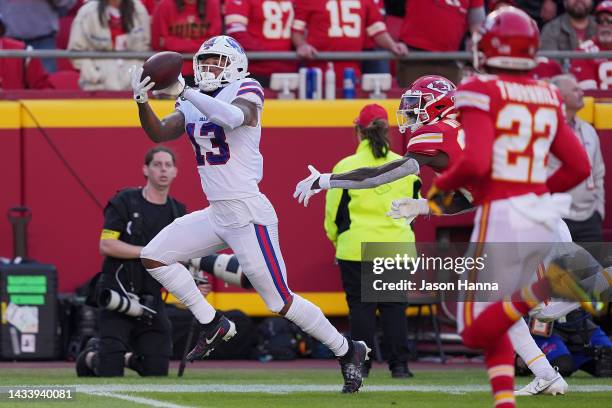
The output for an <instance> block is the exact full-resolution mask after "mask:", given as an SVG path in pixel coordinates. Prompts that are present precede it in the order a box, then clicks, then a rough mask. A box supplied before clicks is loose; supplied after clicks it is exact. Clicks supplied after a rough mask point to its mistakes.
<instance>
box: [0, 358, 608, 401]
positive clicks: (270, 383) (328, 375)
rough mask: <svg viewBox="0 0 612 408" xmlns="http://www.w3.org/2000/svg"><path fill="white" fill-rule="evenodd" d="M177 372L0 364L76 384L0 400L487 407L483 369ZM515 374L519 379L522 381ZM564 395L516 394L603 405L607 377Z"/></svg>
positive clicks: (19, 382) (31, 378)
mask: <svg viewBox="0 0 612 408" xmlns="http://www.w3.org/2000/svg"><path fill="white" fill-rule="evenodd" d="M175 373H176V371H174V372H173V373H172V374H171V376H169V377H167V378H140V377H138V376H137V375H134V374H130V375H128V376H126V377H125V378H106V379H93V378H76V377H75V376H74V374H73V371H72V370H69V369H48V368H44V369H12V368H10V369H3V370H1V371H0V386H11V385H13V386H25V385H30V386H33V385H76V387H77V392H76V399H75V401H73V402H36V403H30V402H20V403H13V402H5V401H6V399H4V400H3V402H0V408H2V407H3V406H11V407H12V406H15V407H26V406H32V407H35V408H43V407H55V408H59V407H76V406H78V407H87V408H97V407H104V408H115V407H124V406H125V407H143V406H154V407H168V408H183V407H218V408H228V407H232V408H233V407H240V408H257V407H308V408H318V407H333V408H344V407H434V408H437V407H452V408H462V407H466V408H477V407H490V406H492V404H491V397H490V395H489V393H488V385H487V381H486V377H485V374H484V371H483V370H478V369H466V370H457V369H455V370H449V371H441V370H440V371H416V372H415V374H416V377H415V378H412V379H405V380H395V379H391V378H390V377H389V374H388V371H386V370H384V369H381V368H379V369H377V370H373V372H372V373H371V375H370V378H368V379H367V380H366V382H365V383H364V384H365V385H364V387H363V388H362V391H361V392H359V393H358V394H355V395H342V394H340V392H339V390H340V388H341V377H340V374H339V372H337V371H335V370H331V369H312V370H279V369H265V367H264V368H262V369H249V370H223V369H213V370H203V369H197V370H194V369H191V370H190V369H188V370H187V372H186V374H185V376H184V377H183V378H177V377H176V374H175ZM527 381H528V379H526V378H519V379H518V381H517V383H518V384H525V383H526V382H527ZM568 382H569V383H570V387H573V391H572V388H570V393H569V394H568V395H565V396H557V397H553V396H538V397H519V398H518V399H517V402H518V406H520V407H538V408H546V407H554V408H563V407H572V408H574V407H602V408H603V407H610V406H612V379H596V378H592V377H589V376H587V375H584V374H578V375H576V376H575V377H572V378H570V379H569V381H568Z"/></svg>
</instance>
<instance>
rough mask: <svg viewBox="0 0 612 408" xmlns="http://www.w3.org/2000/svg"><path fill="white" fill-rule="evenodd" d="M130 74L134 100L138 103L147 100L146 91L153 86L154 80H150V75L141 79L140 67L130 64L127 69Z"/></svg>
mask: <svg viewBox="0 0 612 408" xmlns="http://www.w3.org/2000/svg"><path fill="white" fill-rule="evenodd" d="M128 72H129V73H130V75H131V76H132V90H133V91H134V100H135V101H136V102H138V103H145V102H147V101H148V100H149V95H148V92H149V91H150V90H151V88H153V87H154V86H155V82H151V77H149V76H147V77H146V78H145V79H143V80H142V81H141V80H140V77H141V76H142V67H137V66H136V65H132V66H131V68H130V70H129V71H128Z"/></svg>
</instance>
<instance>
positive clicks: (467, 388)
mask: <svg viewBox="0 0 612 408" xmlns="http://www.w3.org/2000/svg"><path fill="white" fill-rule="evenodd" d="M75 386H76V390H77V392H85V393H103V392H110V393H113V392H164V393H179V392H184V393H190V392H193V393H196V392H198V393H204V392H222V393H230V394H231V393H245V392H253V393H264V394H290V393H295V392H340V389H341V388H342V386H341V384H338V385H317V384H284V385H283V384H100V385H89V384H87V385H85V384H80V385H79V384H77V385H75ZM40 387H44V386H43V385H41V386H40ZM361 391H363V392H388V391H399V392H402V391H405V392H437V393H441V394H465V393H472V392H489V391H490V387H489V386H488V385H457V386H453V387H448V386H447V387H440V386H435V385H367V384H365V385H364V386H363V388H362V389H361ZM569 392H570V393H572V392H612V385H596V384H593V385H573V386H572V385H570V388H569ZM130 398H132V397H130ZM164 404H166V403H164ZM159 406H160V407H161V406H162V405H159ZM163 406H164V407H165V406H167V405H163ZM168 406H169V405H168Z"/></svg>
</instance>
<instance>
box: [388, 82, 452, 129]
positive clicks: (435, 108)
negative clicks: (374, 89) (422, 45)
mask: <svg viewBox="0 0 612 408" xmlns="http://www.w3.org/2000/svg"><path fill="white" fill-rule="evenodd" d="M455 89H457V87H456V86H455V84H453V83H452V82H451V81H449V80H448V79H446V78H444V77H441V76H438V75H426V76H422V77H420V78H419V79H417V80H416V81H414V82H413V83H412V85H410V88H408V90H407V91H406V92H404V94H403V95H402V98H401V99H400V106H399V109H398V110H397V113H396V117H397V125H398V126H399V131H400V132H401V133H404V132H406V129H407V128H410V131H412V132H414V131H415V130H416V129H418V128H419V127H421V126H423V125H426V124H429V123H436V122H437V121H439V120H440V119H442V118H443V117H444V116H446V115H448V114H449V113H451V112H454V110H455V101H454V99H455V98H454V94H455Z"/></svg>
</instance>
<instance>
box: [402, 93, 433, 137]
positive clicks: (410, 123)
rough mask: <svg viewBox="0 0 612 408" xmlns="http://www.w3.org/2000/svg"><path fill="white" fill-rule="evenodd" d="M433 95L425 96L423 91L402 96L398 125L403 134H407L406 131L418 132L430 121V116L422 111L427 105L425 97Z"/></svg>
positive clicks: (431, 97)
mask: <svg viewBox="0 0 612 408" xmlns="http://www.w3.org/2000/svg"><path fill="white" fill-rule="evenodd" d="M427 95H429V96H430V99H433V95H431V94H423V93H422V92H421V91H408V92H406V93H405V94H404V95H402V99H401V101H400V108H399V109H398V110H397V112H396V119H397V125H398V127H399V131H400V132H401V133H405V132H406V129H410V130H411V131H414V130H416V129H417V128H419V127H420V126H422V125H423V124H424V123H426V122H427V121H428V120H429V115H428V114H427V112H426V111H425V109H422V108H421V106H423V105H424V104H425V99H426V98H425V97H426V96H427Z"/></svg>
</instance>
